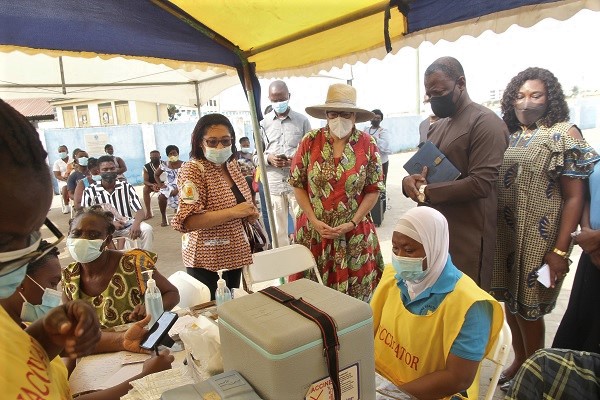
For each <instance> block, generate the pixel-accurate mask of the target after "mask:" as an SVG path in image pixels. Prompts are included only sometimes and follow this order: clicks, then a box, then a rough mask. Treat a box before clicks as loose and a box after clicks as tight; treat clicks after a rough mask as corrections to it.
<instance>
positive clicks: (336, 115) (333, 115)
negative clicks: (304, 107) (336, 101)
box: [327, 111, 354, 119]
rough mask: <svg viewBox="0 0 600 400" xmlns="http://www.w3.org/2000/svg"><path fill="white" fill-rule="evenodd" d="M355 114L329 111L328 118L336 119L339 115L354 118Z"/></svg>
mask: <svg viewBox="0 0 600 400" xmlns="http://www.w3.org/2000/svg"><path fill="white" fill-rule="evenodd" d="M353 115H354V113H353V112H337V111H327V118H329V119H336V118H337V117H342V118H346V119H350V118H352V116H353Z"/></svg>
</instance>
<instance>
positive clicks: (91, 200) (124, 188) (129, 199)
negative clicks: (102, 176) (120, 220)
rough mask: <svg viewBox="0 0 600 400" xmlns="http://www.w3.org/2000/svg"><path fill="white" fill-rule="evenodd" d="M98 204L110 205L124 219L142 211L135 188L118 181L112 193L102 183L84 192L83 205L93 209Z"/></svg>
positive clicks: (91, 186)
mask: <svg viewBox="0 0 600 400" xmlns="http://www.w3.org/2000/svg"><path fill="white" fill-rule="evenodd" d="M96 204H110V205H112V206H113V207H114V208H116V209H117V211H118V212H119V213H120V214H121V215H122V216H124V217H129V218H133V217H134V215H135V213H136V212H137V211H139V210H141V209H142V203H141V202H140V198H139V197H138V195H137V193H136V192H135V189H134V188H133V186H131V185H130V184H129V183H127V182H122V181H117V183H116V184H115V189H114V191H113V192H112V193H110V192H108V191H107V190H106V189H104V188H103V187H102V182H97V183H96V184H92V185H90V186H89V187H88V188H86V189H85V190H84V191H83V197H82V199H81V205H82V206H83V207H91V206H93V205H96Z"/></svg>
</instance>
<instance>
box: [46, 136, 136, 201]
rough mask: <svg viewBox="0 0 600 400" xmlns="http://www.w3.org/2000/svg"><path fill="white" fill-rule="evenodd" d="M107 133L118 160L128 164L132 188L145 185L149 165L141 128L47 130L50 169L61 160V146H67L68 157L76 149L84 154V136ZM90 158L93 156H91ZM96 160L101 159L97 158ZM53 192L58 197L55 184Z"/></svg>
mask: <svg viewBox="0 0 600 400" xmlns="http://www.w3.org/2000/svg"><path fill="white" fill-rule="evenodd" d="M90 133H105V134H107V135H108V143H110V144H112V145H113V147H114V150H115V154H114V155H116V156H119V157H121V158H122V159H123V160H124V161H125V164H127V172H125V177H126V178H127V181H128V182H130V183H131V184H133V185H138V184H141V183H142V172H141V171H142V167H143V166H144V164H145V163H146V162H147V161H145V159H146V156H145V155H144V141H143V137H142V127H141V125H122V126H111V127H98V128H65V129H47V130H45V138H46V148H47V149H48V160H49V163H50V167H52V165H53V164H54V161H56V160H57V159H58V146H60V145H62V144H64V145H66V146H67V147H68V149H69V157H71V155H72V152H73V150H74V149H75V148H77V147H79V148H80V149H84V150H85V136H84V135H85V134H90ZM90 156H93V155H92V154H90ZM96 156H98V155H97V154H96ZM53 184H54V190H55V192H56V193H58V185H57V183H56V180H54V182H53Z"/></svg>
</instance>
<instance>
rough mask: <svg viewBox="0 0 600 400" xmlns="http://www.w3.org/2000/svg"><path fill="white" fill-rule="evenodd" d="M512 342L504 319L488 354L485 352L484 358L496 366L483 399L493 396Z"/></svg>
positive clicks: (488, 399)
mask: <svg viewBox="0 0 600 400" xmlns="http://www.w3.org/2000/svg"><path fill="white" fill-rule="evenodd" d="M511 343H512V334H511V332H510V327H509V326H508V323H507V322H506V320H504V322H503V324H502V329H501V330H500V333H499V334H498V338H497V339H496V342H495V343H494V346H493V347H492V349H491V350H490V352H489V353H488V354H486V356H485V358H486V359H488V360H490V361H492V362H493V363H494V364H496V368H495V369H494V374H493V375H492V378H491V380H490V386H489V387H488V389H487V391H486V393H485V397H484V400H492V398H493V397H494V393H495V392H496V386H497V385H498V380H499V379H500V374H501V373H502V369H503V368H504V366H505V365H506V362H507V361H508V356H509V355H510V347H511ZM480 398H481V397H480Z"/></svg>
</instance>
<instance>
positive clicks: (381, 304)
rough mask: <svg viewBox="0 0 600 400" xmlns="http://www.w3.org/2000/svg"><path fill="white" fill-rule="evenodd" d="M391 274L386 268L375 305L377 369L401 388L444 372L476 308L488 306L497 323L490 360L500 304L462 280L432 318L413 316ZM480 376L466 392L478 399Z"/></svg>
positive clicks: (430, 315)
mask: <svg viewBox="0 0 600 400" xmlns="http://www.w3.org/2000/svg"><path fill="white" fill-rule="evenodd" d="M394 275H395V272H394V269H393V268H390V267H386V269H385V271H384V273H383V276H382V279H381V282H379V285H378V287H377V290H376V291H375V294H374V295H373V299H372V300H371V308H372V309H373V314H374V315H373V319H374V321H373V322H374V326H373V329H374V340H375V368H376V369H377V372H379V373H380V374H381V375H383V376H384V377H385V378H386V379H388V380H389V381H391V382H393V383H394V384H396V385H398V386H400V385H401V384H403V383H407V382H411V381H413V380H415V379H417V378H420V377H422V376H424V375H427V374H430V373H432V372H435V371H439V370H443V369H445V368H446V359H447V358H448V355H449V354H450V349H451V347H452V344H453V343H454V340H455V339H456V337H457V336H458V334H459V332H460V329H461V328H462V325H463V322H464V319H465V316H466V314H467V311H468V310H469V308H471V306H472V305H473V303H475V302H477V301H482V300H486V301H489V302H490V303H491V304H492V306H493V321H492V329H491V330H490V337H489V340H488V344H487V347H486V350H485V353H486V354H487V353H488V352H489V351H490V349H491V347H492V345H493V343H494V342H495V340H496V338H497V337H498V333H499V332H500V330H501V328H502V321H503V319H504V315H503V311H502V308H501V306H500V304H499V303H498V302H497V301H496V300H495V299H494V298H493V297H492V296H490V295H489V294H488V293H486V292H484V291H483V290H481V289H480V288H479V287H478V286H477V285H476V284H475V282H473V280H472V279H470V278H469V277H468V276H467V275H463V276H462V277H461V278H460V279H459V280H458V281H457V282H456V286H455V288H454V290H453V291H452V292H450V293H448V294H447V295H446V297H445V298H444V300H443V301H442V303H441V304H440V305H439V306H438V308H437V309H436V310H435V311H433V312H431V313H429V314H428V315H415V314H412V313H411V312H410V311H408V310H407V309H406V308H405V307H404V304H403V303H402V298H401V292H400V288H398V286H397V285H396V279H395V278H394ZM478 392H479V370H478V372H477V375H476V377H475V379H474V381H473V383H472V384H471V386H470V387H469V389H468V390H467V394H468V398H469V399H477V398H478V394H479V393H478ZM459 397H460V396H459Z"/></svg>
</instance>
